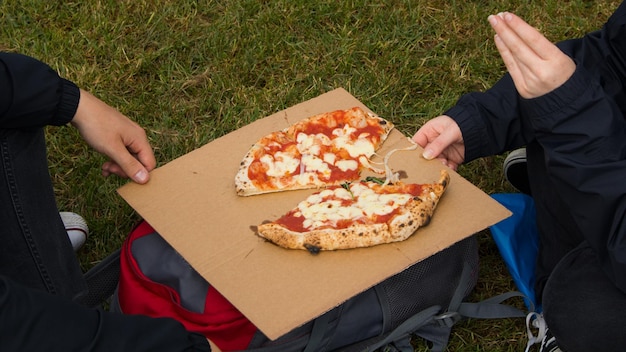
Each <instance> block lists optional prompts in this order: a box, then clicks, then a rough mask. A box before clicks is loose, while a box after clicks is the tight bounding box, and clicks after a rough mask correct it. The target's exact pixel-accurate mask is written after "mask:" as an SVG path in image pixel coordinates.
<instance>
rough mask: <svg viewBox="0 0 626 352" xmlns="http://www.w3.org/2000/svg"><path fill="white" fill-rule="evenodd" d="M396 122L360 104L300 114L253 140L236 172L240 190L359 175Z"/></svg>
mask: <svg viewBox="0 0 626 352" xmlns="http://www.w3.org/2000/svg"><path fill="white" fill-rule="evenodd" d="M391 129H393V124H392V123H391V122H389V121H387V120H385V119H383V118H381V117H378V116H376V115H374V114H372V113H367V112H365V111H364V110H363V109H361V108H359V107H354V108H352V109H348V110H337V111H333V112H328V113H323V114H319V115H315V116H312V117H309V118H307V119H304V120H301V121H299V122H297V123H295V124H294V125H292V126H290V127H288V128H286V129H284V130H282V131H277V132H273V133H270V134H268V135H267V136H264V137H263V138H261V139H260V140H259V141H258V142H257V143H255V144H254V145H253V146H252V148H251V149H250V151H249V152H248V153H247V154H246V156H245V157H244V159H243V160H242V162H241V165H240V168H239V172H238V173H237V176H236V177H235V186H236V189H237V194H239V195H242V196H248V195H254V194H261V193H269V192H277V191H284V190H294V189H306V188H320V187H325V186H330V185H338V184H341V183H343V182H346V181H354V180H358V178H359V177H360V175H361V172H362V171H363V170H364V169H371V170H374V168H372V167H371V165H370V158H371V157H372V156H373V155H374V153H375V152H376V150H378V148H380V146H381V145H382V143H383V142H384V140H385V139H386V138H387V136H388V134H389V132H390V131H391Z"/></svg>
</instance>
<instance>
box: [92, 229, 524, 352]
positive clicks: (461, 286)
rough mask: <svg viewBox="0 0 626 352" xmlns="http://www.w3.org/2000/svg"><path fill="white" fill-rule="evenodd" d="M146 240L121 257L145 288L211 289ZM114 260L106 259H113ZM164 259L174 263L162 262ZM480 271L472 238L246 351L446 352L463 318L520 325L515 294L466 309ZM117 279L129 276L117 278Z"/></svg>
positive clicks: (257, 339) (161, 243)
mask: <svg viewBox="0 0 626 352" xmlns="http://www.w3.org/2000/svg"><path fill="white" fill-rule="evenodd" d="M146 239H149V240H148V241H136V242H134V241H133V237H132V236H129V239H128V240H127V242H129V241H131V242H130V243H127V245H128V246H125V247H124V248H123V249H122V253H121V255H132V256H133V258H134V260H136V261H137V262H138V263H140V266H141V268H142V271H143V273H142V274H146V273H147V274H146V277H147V278H149V279H150V280H153V281H155V282H156V283H159V284H162V285H168V286H170V287H171V288H174V289H176V290H177V292H179V293H180V294H182V295H188V296H189V297H187V298H186V299H187V300H189V299H193V297H194V295H195V297H202V295H201V294H200V295H198V293H197V292H196V293H190V292H188V289H186V290H185V291H186V292H182V291H181V290H179V288H180V287H186V288H189V287H200V288H206V287H209V286H210V284H209V283H207V282H206V281H205V280H204V279H202V277H201V276H200V275H199V274H197V273H196V272H195V271H194V270H193V268H191V266H189V265H188V264H187V262H186V261H185V260H184V259H183V258H182V257H181V256H180V255H179V254H178V253H177V252H176V251H175V250H174V249H173V248H172V247H171V246H169V244H168V243H167V242H166V241H165V240H163V239H162V238H161V236H160V235H159V234H158V233H156V232H153V233H150V234H149V236H148V237H146ZM125 248H130V253H123V252H124V249H125ZM153 253H161V255H158V256H155V255H152V254H153ZM163 253H167V255H163ZM119 255H120V253H119V252H116V253H114V255H112V257H114V256H117V258H118V259H119ZM163 258H175V260H174V259H169V260H165V261H164V260H163ZM118 261H119V260H118ZM108 262H109V267H113V268H114V269H115V265H112V264H111V263H115V260H114V259H110V258H109V259H108ZM478 267H479V262H478V244H477V240H476V238H475V237H474V236H472V237H468V238H466V239H464V240H462V241H460V242H458V243H456V244H454V245H452V246H451V247H449V248H446V249H444V250H442V251H440V252H438V253H436V254H434V255H432V256H430V257H428V258H426V259H424V260H422V261H420V262H418V263H416V264H414V265H412V266H410V267H409V268H407V269H405V270H404V271H402V272H400V273H398V274H396V275H394V276H392V277H390V278H388V279H386V280H384V281H383V282H381V283H379V284H378V285H375V286H374V287H372V288H370V289H368V290H366V291H364V292H362V293H360V294H358V295H356V296H354V297H352V298H351V299H349V300H348V301H346V302H344V303H343V304H341V305H339V306H338V307H336V308H334V309H332V310H330V311H328V312H327V313H325V314H323V315H321V316H320V317H318V318H316V319H314V320H312V321H310V322H308V323H306V324H304V325H302V326H300V327H298V328H295V329H294V330H292V331H290V332H289V333H287V334H285V335H283V336H281V337H280V338H278V339H276V340H273V341H272V340H270V339H268V338H267V337H266V336H265V335H264V334H263V333H262V332H261V331H259V330H257V331H256V332H255V333H254V335H253V337H252V340H251V342H250V344H249V345H248V347H247V348H246V351H253V352H274V351H276V352H278V351H281V352H282V351H287V352H289V351H303V352H306V351H315V352H317V351H374V350H377V349H381V348H384V349H385V351H402V352H405V351H406V352H413V350H414V349H413V346H412V345H411V343H410V342H411V338H412V336H413V335H417V336H419V337H422V338H424V339H425V340H427V341H429V342H430V344H431V346H432V347H431V351H444V350H445V348H446V346H447V343H448V339H449V336H450V332H451V329H452V326H453V325H454V324H455V323H457V322H458V321H460V320H461V319H463V318H465V317H471V318H498V317H525V316H526V313H524V312H522V311H520V310H518V309H516V308H513V307H511V306H508V305H503V304H500V303H501V302H502V301H504V300H506V299H508V298H510V297H513V296H517V295H518V294H517V293H507V294H504V295H501V296H497V297H494V298H492V299H489V300H486V301H483V302H479V303H468V302H464V299H465V298H466V297H467V296H468V295H469V294H470V293H471V292H472V290H473V289H474V287H475V285H476V282H477V279H478ZM94 269H96V268H94ZM109 271H110V272H111V271H114V270H109ZM99 272H100V273H102V272H103V270H99ZM117 272H118V273H119V264H118V265H117ZM121 275H129V273H128V272H124V271H123V272H122V273H121ZM108 276H111V275H108ZM144 279H145V278H144ZM185 281H186V282H185ZM182 300H183V299H181V301H182ZM172 304H178V305H179V303H176V302H172ZM111 310H113V311H120V312H123V310H122V309H121V307H120V306H119V301H118V300H117V292H116V293H115V294H114V295H113V300H112V303H111ZM147 314H148V315H150V314H151V313H149V312H147ZM174 318H176V317H174Z"/></svg>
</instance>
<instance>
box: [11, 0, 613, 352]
mask: <svg viewBox="0 0 626 352" xmlns="http://www.w3.org/2000/svg"><path fill="white" fill-rule="evenodd" d="M619 3H620V1H615V0H543V1H532V0H531V1H506V0H464V1H459V0H381V1H366V0H351V1H337V0H320V1H309V0H277V1H270V0H238V1H235V0H232V1H227V0H226V1H191V0H161V1H150V0H117V1H115V0H88V1H57V0H21V1H2V2H0V20H1V22H2V26H0V48H1V49H3V50H8V51H16V52H21V53H24V54H27V55H31V56H33V57H36V58H38V59H40V60H42V61H44V62H47V63H48V64H49V65H50V66H52V67H53V68H54V69H55V70H58V71H59V72H60V74H61V75H62V76H64V77H66V78H68V79H70V80H73V81H75V82H76V83H77V84H78V85H79V86H81V87H82V88H84V89H86V90H89V91H91V92H92V93H94V94H95V95H97V96H99V97H100V98H101V99H103V100H104V101H106V102H107V103H109V104H111V105H113V106H115V107H117V108H118V109H119V110H120V111H122V112H123V113H124V114H126V115H127V116H129V117H130V118H132V119H133V120H135V121H137V122H138V123H139V124H141V125H142V126H143V127H145V129H146V131H147V133H148V136H149V138H150V140H151V142H152V144H153V146H154V149H155V153H156V156H157V160H158V162H159V164H160V165H163V164H165V163H167V162H168V161H171V160H173V159H174V158H176V157H179V156H181V155H184V154H186V153H188V152H189V151H191V150H193V149H196V148H198V147H200V146H202V145H204V144H206V143H208V142H210V141H211V140H213V139H215V138H217V137H220V136H222V135H224V134H226V133H228V132H231V131H233V130H235V129H237V128H239V127H241V126H244V125H246V124H248V123H250V122H251V121H254V120H256V119H259V118H262V117H264V116H267V115H269V114H272V113H274V112H277V111H280V110H282V109H284V108H287V107H289V106H291V105H294V104H297V103H299V102H302V101H304V100H307V99H310V98H312V97H315V96H317V95H319V94H321V93H324V92H327V91H329V90H332V89H334V88H337V87H343V88H345V89H347V90H348V91H349V92H350V93H352V94H353V95H354V96H355V97H357V98H358V99H359V100H361V101H362V102H363V103H364V104H366V105H367V106H368V107H369V108H370V109H372V110H373V111H375V112H376V113H378V114H380V115H381V116H383V117H386V118H388V119H390V120H392V121H393V122H394V123H396V125H397V126H398V128H399V129H400V130H401V131H402V132H404V133H406V134H407V135H412V134H413V133H414V132H415V131H416V130H417V129H418V128H419V126H421V125H422V124H423V123H424V122H425V121H426V120H428V119H430V118H432V117H435V116H437V115H439V114H441V113H442V112H443V111H444V110H445V109H447V108H448V107H450V106H452V105H453V104H454V103H455V101H456V100H457V99H458V97H459V96H460V95H462V94H464V93H467V92H470V91H477V90H485V89H487V88H488V87H490V86H491V85H492V84H493V83H495V82H496V80H497V79H498V78H499V77H500V76H501V75H502V74H503V73H504V72H505V71H504V67H503V64H502V62H501V60H500V59H499V56H498V54H497V51H496V49H495V46H494V45H493V42H492V38H493V33H492V31H491V28H490V27H489V25H488V23H487V16H488V15H489V14H493V13H497V12H499V11H504V10H508V11H513V12H515V13H517V14H519V15H520V16H522V17H523V18H526V19H528V20H529V22H530V23H531V24H533V25H535V26H537V27H538V28H540V29H541V31H542V32H543V33H544V34H545V35H546V36H547V37H548V38H549V39H551V40H553V41H559V40H563V39H566V38H572V37H578V36H581V35H583V34H584V33H586V32H588V31H591V30H594V29H597V28H599V27H600V26H601V25H602V24H603V23H604V21H605V20H606V19H607V18H608V16H609V15H610V14H611V13H612V12H613V10H614V9H615V8H617V6H618V4H619ZM47 135H48V141H49V157H50V171H51V174H52V175H53V178H54V182H55V190H56V194H57V196H58V202H59V206H60V208H61V209H62V210H65V211H74V212H78V213H80V214H82V215H83V216H84V217H85V218H86V219H87V221H88V223H89V225H90V229H91V233H92V235H91V237H90V239H89V241H88V243H87V244H86V246H85V247H83V248H82V249H81V250H80V251H79V253H78V255H79V259H80V261H81V263H82V265H83V267H84V268H85V270H87V269H88V268H90V267H91V266H93V265H94V264H95V263H97V262H98V261H99V260H101V259H102V258H103V257H105V256H106V255H107V254H108V253H110V252H112V251H114V250H115V249H116V248H118V247H119V246H120V244H121V243H122V241H123V240H124V237H125V236H126V234H127V233H128V232H129V231H130V229H131V228H132V226H133V225H134V224H135V223H136V222H137V221H138V216H137V215H136V214H135V213H134V212H133V210H132V209H131V208H130V207H129V206H128V205H126V204H125V203H124V201H123V200H122V199H121V198H120V197H119V196H118V195H117V194H116V192H115V190H116V189H117V188H118V187H119V186H121V185H122V184H124V183H125V182H126V181H125V180H120V179H115V178H108V179H103V178H102V177H101V176H100V165H101V164H102V162H103V161H104V159H103V158H102V157H101V156H100V155H98V154H97V153H95V152H93V151H91V150H90V149H89V148H88V147H87V146H86V145H85V144H84V143H83V142H82V140H81V139H80V137H79V136H78V134H77V133H76V131H75V130H73V129H72V128H69V127H61V128H50V129H49V130H48V133H47ZM502 160H503V156H494V157H489V158H484V159H480V160H476V161H474V162H472V163H469V164H467V165H464V166H462V167H461V168H460V169H459V172H460V173H461V175H463V176H464V177H466V178H467V179H468V180H470V181H471V182H472V183H473V184H475V185H477V186H478V187H480V188H481V189H482V190H484V191H485V192H487V193H494V192H510V191H512V188H510V186H508V185H507V184H506V183H505V182H504V179H503V176H502V171H501V163H502ZM478 237H479V240H480V244H481V249H480V253H481V266H482V269H481V275H480V280H479V283H478V286H477V287H476V290H475V293H474V295H473V296H472V297H471V298H472V300H479V299H481V298H486V297H489V296H492V295H495V294H499V293H503V292H506V291H509V290H511V289H513V288H514V287H513V285H512V283H511V280H510V278H509V276H508V274H507V272H506V269H505V268H504V266H503V264H502V261H501V259H500V257H499V254H498V252H497V249H496V247H495V246H494V244H493V243H492V241H491V240H490V234H489V233H488V232H487V231H485V232H483V233H480V234H478ZM525 345H526V331H525V325H524V322H523V320H522V319H512V320H508V319H507V320H498V321H494V320H489V321H475V320H473V321H464V322H462V323H460V324H459V325H457V326H455V328H454V330H453V335H452V337H451V341H450V345H449V351H523V350H524V347H525ZM423 349H424V347H423V346H422V344H418V345H417V346H416V350H420V351H421V350H423Z"/></svg>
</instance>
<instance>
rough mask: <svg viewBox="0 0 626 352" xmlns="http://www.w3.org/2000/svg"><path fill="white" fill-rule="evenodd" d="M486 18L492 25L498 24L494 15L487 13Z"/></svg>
mask: <svg viewBox="0 0 626 352" xmlns="http://www.w3.org/2000/svg"><path fill="white" fill-rule="evenodd" d="M487 20H488V21H489V23H491V25H492V26H495V25H496V24H498V19H497V18H496V16H494V15H489V17H487Z"/></svg>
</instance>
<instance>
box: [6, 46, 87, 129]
mask: <svg viewBox="0 0 626 352" xmlns="http://www.w3.org/2000/svg"><path fill="white" fill-rule="evenodd" d="M79 99H80V90H79V89H78V87H77V86H76V85H75V84H74V83H72V82H70V81H68V80H66V79H63V78H61V77H59V75H58V74H57V73H56V72H55V71H54V70H52V68H50V67H49V66H48V65H46V64H44V63H42V62H40V61H38V60H35V59H33V58H31V57H28V56H24V55H21V54H13V53H4V52H3V53H0V128H28V127H41V126H45V125H63V124H66V123H68V122H69V121H71V119H72V118H73V117H74V114H75V113H76V108H77V107H78V101H79Z"/></svg>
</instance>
